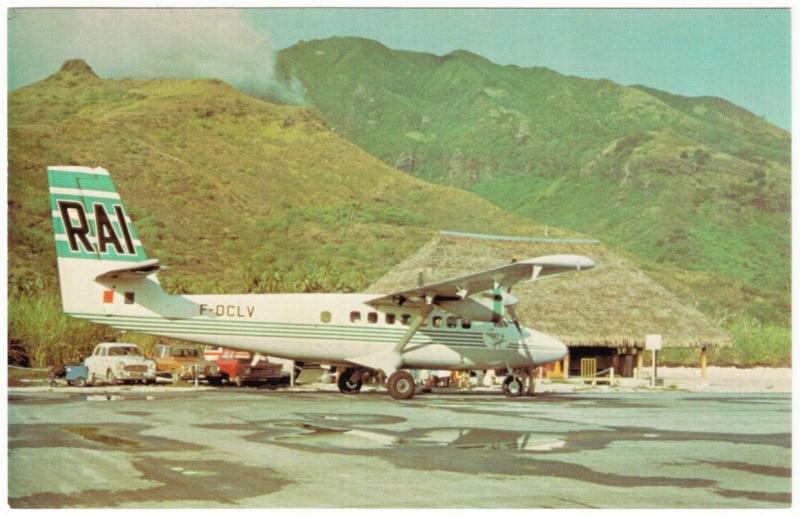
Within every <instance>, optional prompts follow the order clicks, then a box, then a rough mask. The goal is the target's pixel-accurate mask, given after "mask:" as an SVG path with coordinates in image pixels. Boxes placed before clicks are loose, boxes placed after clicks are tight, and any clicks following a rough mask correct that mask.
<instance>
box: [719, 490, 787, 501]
mask: <svg viewBox="0 0 800 516" xmlns="http://www.w3.org/2000/svg"><path fill="white" fill-rule="evenodd" d="M714 492H715V493H716V494H718V495H719V496H724V497H725V498H746V499H748V500H756V501H758V502H769V503H780V504H786V505H789V504H791V503H792V493H764V492H762V491H741V490H738V489H715V490H714Z"/></svg>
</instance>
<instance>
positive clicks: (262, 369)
mask: <svg viewBox="0 0 800 516" xmlns="http://www.w3.org/2000/svg"><path fill="white" fill-rule="evenodd" d="M205 356H206V357H207V358H209V357H216V361H217V365H218V366H219V368H220V371H221V372H222V375H223V377H224V378H226V379H227V380H228V382H230V383H232V384H234V385H236V386H237V387H241V386H243V385H245V384H256V383H266V382H270V381H277V380H280V379H282V378H284V377H285V378H287V379H288V375H285V374H284V367H283V364H278V363H273V362H270V361H269V360H268V359H267V357H265V356H263V355H258V354H254V353H252V352H250V351H240V350H236V349H230V348H219V347H216V346H208V347H206V350H205Z"/></svg>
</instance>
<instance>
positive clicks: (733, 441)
mask: <svg viewBox="0 0 800 516" xmlns="http://www.w3.org/2000/svg"><path fill="white" fill-rule="evenodd" d="M95 394H96V393H92V392H89V391H85V392H80V393H76V392H69V393H60V392H32V393H20V392H13V393H10V394H9V409H8V421H9V428H8V436H9V466H8V478H9V486H8V487H9V504H10V505H11V506H12V507H15V508H39V507H232V506H233V507H502V508H510V507H647V508H652V507H742V508H745V507H788V506H789V505H790V503H791V397H790V395H788V394H772V393H770V394H752V393H749V394H747V395H742V394H739V395H737V394H720V393H714V394H708V393H703V394H696V393H688V392H655V393H614V394H611V393H602V394H594V393H593V394H580V395H579V394H558V395H552V394H551V395H539V396H536V397H533V398H519V399H507V398H505V397H503V396H501V395H496V394H485V393H484V394H455V393H447V394H426V395H418V396H417V397H415V398H414V399H412V400H410V401H407V402H397V401H393V400H391V399H390V398H389V397H388V396H387V395H386V394H385V393H383V392H370V393H362V394H360V395H358V396H343V395H340V394H338V393H331V392H287V391H269V390H260V389H222V390H213V391H201V392H170V390H169V389H168V388H165V389H163V390H158V389H157V388H156V389H154V390H149V391H148V392H147V394H146V395H145V394H143V393H136V392H127V393H126V392H116V393H115V395H114V396H108V397H106V399H100V398H103V397H102V396H100V397H98V396H95V398H94V400H93V401H89V400H88V399H87V396H89V395H95Z"/></svg>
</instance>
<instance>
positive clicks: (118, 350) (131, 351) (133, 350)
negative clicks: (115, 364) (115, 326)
mask: <svg viewBox="0 0 800 516" xmlns="http://www.w3.org/2000/svg"><path fill="white" fill-rule="evenodd" d="M108 354H109V355H112V356H121V355H130V356H135V357H140V356H142V352H141V351H139V348H137V347H136V346H112V347H110V348H108Z"/></svg>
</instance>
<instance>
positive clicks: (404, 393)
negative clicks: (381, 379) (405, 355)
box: [387, 370, 414, 400]
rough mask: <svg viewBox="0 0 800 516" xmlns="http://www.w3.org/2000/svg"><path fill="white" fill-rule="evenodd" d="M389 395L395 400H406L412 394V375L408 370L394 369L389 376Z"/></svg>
mask: <svg viewBox="0 0 800 516" xmlns="http://www.w3.org/2000/svg"><path fill="white" fill-rule="evenodd" d="M387 386H388V387H389V395H390V396H391V397H392V398H394V399H396V400H407V399H410V398H411V397H412V396H414V377H413V376H411V373H409V372H408V371H403V370H400V371H395V372H394V373H392V375H391V376H390V377H389V381H388V385H387Z"/></svg>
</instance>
